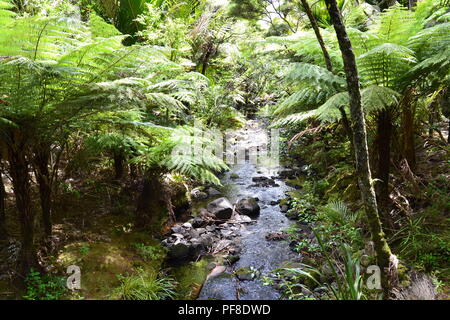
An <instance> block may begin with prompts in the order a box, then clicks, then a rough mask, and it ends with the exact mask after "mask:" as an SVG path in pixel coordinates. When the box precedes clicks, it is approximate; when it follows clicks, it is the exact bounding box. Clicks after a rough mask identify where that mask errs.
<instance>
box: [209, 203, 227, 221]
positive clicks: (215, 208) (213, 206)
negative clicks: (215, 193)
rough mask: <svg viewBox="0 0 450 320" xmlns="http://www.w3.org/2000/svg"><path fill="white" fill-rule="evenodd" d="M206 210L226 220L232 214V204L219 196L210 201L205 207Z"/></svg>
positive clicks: (217, 217)
mask: <svg viewBox="0 0 450 320" xmlns="http://www.w3.org/2000/svg"><path fill="white" fill-rule="evenodd" d="M206 208H207V209H208V211H209V212H210V213H211V214H212V215H213V216H214V217H215V218H216V219H219V220H228V219H230V218H231V215H232V214H233V205H232V204H231V203H230V201H228V199H227V198H219V199H216V200H214V201H212V202H210V203H208V206H207V207H206Z"/></svg>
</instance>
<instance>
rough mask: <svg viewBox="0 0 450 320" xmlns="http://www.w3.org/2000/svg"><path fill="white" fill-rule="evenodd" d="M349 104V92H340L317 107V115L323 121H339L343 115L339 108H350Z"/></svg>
mask: <svg viewBox="0 0 450 320" xmlns="http://www.w3.org/2000/svg"><path fill="white" fill-rule="evenodd" d="M348 105H349V96H348V92H346V91H345V92H339V93H337V94H335V95H334V96H332V97H331V98H330V99H328V100H327V102H325V103H324V104H323V105H321V106H320V107H319V108H318V109H317V111H316V113H317V117H318V118H319V120H320V121H321V122H323V123H325V122H335V121H339V120H340V119H341V117H342V116H341V113H340V111H339V108H348Z"/></svg>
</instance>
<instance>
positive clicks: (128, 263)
mask: <svg viewBox="0 0 450 320" xmlns="http://www.w3.org/2000/svg"><path fill="white" fill-rule="evenodd" d="M132 243H146V244H148V245H154V246H160V245H159V242H158V241H157V240H155V239H153V238H151V237H150V236H149V235H146V234H144V233H139V232H135V233H130V234H121V235H119V236H114V237H113V238H112V239H111V242H99V243H88V242H75V243H71V244H69V245H66V246H65V247H64V248H63V249H62V250H61V252H60V254H59V255H58V258H57V263H58V264H59V265H60V266H61V267H63V268H64V269H65V268H67V266H69V265H73V264H74V265H77V266H79V267H80V268H81V290H80V292H79V294H80V296H82V297H84V298H86V299H108V298H109V297H110V294H111V292H112V291H113V290H114V288H116V287H117V286H119V285H120V281H119V279H118V278H117V276H118V275H119V274H122V275H124V274H131V273H133V271H134V270H135V268H136V267H141V268H143V269H145V270H147V271H149V272H156V271H158V270H159V269H160V267H161V264H162V261H163V259H164V257H160V258H159V259H157V260H148V261H143V260H142V258H141V257H140V256H139V255H138V254H136V253H135V251H134V250H132V249H131V248H130V245H131V244H132ZM87 247H88V248H89V250H85V249H84V250H83V248H87Z"/></svg>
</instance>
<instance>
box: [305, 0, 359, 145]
mask: <svg viewBox="0 0 450 320" xmlns="http://www.w3.org/2000/svg"><path fill="white" fill-rule="evenodd" d="M301 2H302V6H303V9H304V10H305V13H306V15H307V16H308V19H309V22H310V23H311V27H312V28H313V30H314V33H315V35H316V38H317V42H318V43H319V45H320V49H321V50H322V54H323V58H324V60H325V65H326V67H327V70H328V71H330V72H333V63H332V61H331V57H330V54H329V53H328V50H327V47H326V46H325V42H324V41H323V38H322V34H321V33H320V28H319V25H318V24H317V21H316V18H314V15H313V13H312V11H311V7H310V6H309V4H308V2H307V1H306V0H301ZM339 112H340V113H341V116H342V123H343V125H344V129H345V132H346V133H347V136H348V138H349V141H352V139H353V138H352V129H351V126H350V123H349V121H348V118H347V114H346V112H345V110H344V108H343V107H341V108H339Z"/></svg>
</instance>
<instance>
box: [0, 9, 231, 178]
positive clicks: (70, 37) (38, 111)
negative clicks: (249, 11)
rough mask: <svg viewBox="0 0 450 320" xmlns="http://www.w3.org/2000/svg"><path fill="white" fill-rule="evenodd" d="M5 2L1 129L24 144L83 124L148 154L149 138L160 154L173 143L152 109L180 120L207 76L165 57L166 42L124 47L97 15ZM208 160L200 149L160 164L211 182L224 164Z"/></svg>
mask: <svg viewBox="0 0 450 320" xmlns="http://www.w3.org/2000/svg"><path fill="white" fill-rule="evenodd" d="M9 8H10V5H9V3H8V2H6V1H2V2H0V19H1V21H2V22H3V23H4V25H5V27H4V28H2V32H1V34H0V97H1V99H2V100H1V101H2V108H1V111H0V120H1V121H0V131H1V132H2V133H6V134H7V133H8V132H9V130H11V129H12V128H14V130H20V131H21V132H22V133H24V134H26V135H28V136H29V141H30V142H31V143H32V141H38V140H39V139H45V140H46V141H51V142H53V143H56V142H57V141H58V140H59V138H60V137H63V136H67V135H68V134H70V133H71V132H74V131H75V130H83V131H84V132H85V133H86V134H88V135H90V136H91V138H90V139H91V140H92V144H93V145H95V144H97V145H98V146H102V148H104V149H113V148H124V147H126V146H127V145H128V146H130V145H133V146H134V147H133V148H136V149H137V150H138V154H141V155H144V154H151V155H152V156H151V157H153V156H154V155H155V154H157V153H155V152H154V147H152V145H154V144H155V143H160V145H161V148H164V147H165V148H166V149H167V150H166V153H165V154H166V155H167V151H170V150H171V149H172V148H173V147H174V146H175V145H176V144H177V143H178V142H177V141H173V140H171V138H169V137H170V135H169V136H168V134H167V133H164V132H166V131H170V130H171V129H169V128H163V127H158V126H157V125H156V124H157V123H158V122H160V121H161V119H160V118H158V115H159V114H161V113H162V112H163V111H164V114H168V115H169V116H170V117H172V116H176V117H178V119H182V117H183V115H184V112H185V111H186V110H187V106H189V105H194V104H196V103H197V101H199V100H200V99H201V92H202V90H205V88H206V87H207V86H208V85H209V81H208V79H207V78H205V77H204V76H202V75H200V74H198V73H193V72H191V73H186V72H185V68H184V67H182V66H180V65H178V64H176V63H174V62H172V61H170V60H169V59H168V57H167V56H168V52H169V50H168V49H167V48H162V47H155V46H142V45H134V46H124V45H123V43H122V42H123V39H124V38H125V37H126V36H123V35H120V33H119V32H118V31H117V30H116V29H115V28H114V27H112V26H111V25H109V24H107V23H106V22H104V21H103V20H102V19H100V18H98V17H96V16H92V17H91V19H90V21H89V23H87V24H86V23H83V22H81V21H80V20H77V19H67V18H66V19H63V18H53V17H25V18H17V19H15V18H14V15H13V14H12V13H10V12H9V11H8V10H7V9H9ZM2 25H3V24H2ZM127 110H129V111H132V110H134V111H133V112H132V114H130V113H127ZM119 114H120V115H119ZM152 114H153V115H152ZM149 120H152V121H153V123H151V122H149ZM98 123H103V125H102V126H100V127H98V125H97V124H98ZM105 123H108V125H105ZM208 159H213V160H214V158H208V155H207V154H205V155H204V156H202V157H200V158H197V159H195V161H192V160H189V161H188V160H186V159H185V161H184V162H183V159H180V160H178V161H177V162H176V163H173V164H169V162H167V159H160V161H159V163H160V164H162V165H165V166H166V167H167V170H176V171H178V172H181V173H183V174H186V175H191V176H194V177H196V178H200V179H204V180H208V181H213V182H215V183H218V180H217V178H216V177H215V176H214V174H213V171H214V170H216V169H220V168H223V167H224V164H223V162H220V161H212V160H208ZM210 170H213V171H210Z"/></svg>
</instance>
